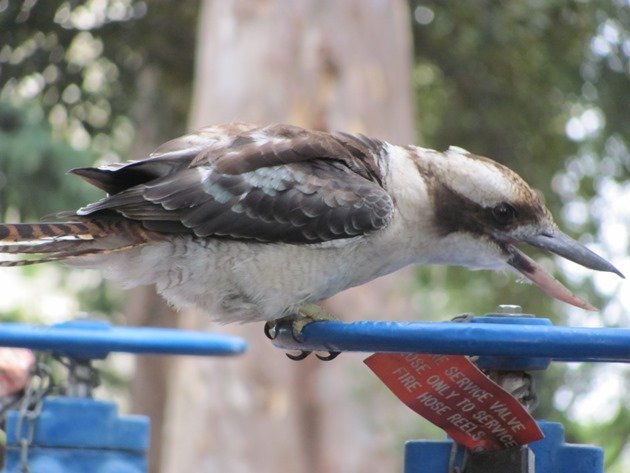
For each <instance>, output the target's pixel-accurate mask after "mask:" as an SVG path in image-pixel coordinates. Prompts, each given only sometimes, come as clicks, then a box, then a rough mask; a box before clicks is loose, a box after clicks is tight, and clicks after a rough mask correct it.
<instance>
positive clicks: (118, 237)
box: [0, 219, 152, 267]
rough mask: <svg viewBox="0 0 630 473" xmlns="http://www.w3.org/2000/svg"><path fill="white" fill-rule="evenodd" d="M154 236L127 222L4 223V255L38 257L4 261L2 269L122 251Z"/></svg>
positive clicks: (0, 230) (0, 240)
mask: <svg viewBox="0 0 630 473" xmlns="http://www.w3.org/2000/svg"><path fill="white" fill-rule="evenodd" d="M151 236H152V232H147V231H146V230H144V229H143V228H142V226H141V225H139V224H138V223H136V222H129V221H125V220H96V219H90V220H88V219H85V220H81V221H76V222H54V223H18V224H0V254H5V255H30V256H35V257H34V258H31V259H18V260H12V259H0V267H14V266H27V265H31V264H37V263H45V262H49V261H62V260H68V259H73V258H77V257H81V256H89V255H97V254H107V253H112V252H119V251H123V250H127V249H130V248H133V247H136V246H139V245H142V244H144V243H147V242H148V241H150V240H151Z"/></svg>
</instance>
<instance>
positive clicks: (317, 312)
mask: <svg viewBox="0 0 630 473" xmlns="http://www.w3.org/2000/svg"><path fill="white" fill-rule="evenodd" d="M321 320H337V319H336V317H335V316H334V315H332V314H331V313H329V312H327V311H326V310H324V309H323V308H322V307H320V306H318V305H316V304H305V305H303V306H301V307H300V308H299V309H298V310H297V312H296V313H295V314H292V315H288V316H286V317H282V318H280V319H276V320H272V321H269V322H266V323H265V327H264V332H265V336H266V337H267V338H269V339H270V340H273V339H274V338H276V336H277V332H278V327H279V326H281V325H282V324H290V325H291V333H292V335H293V338H294V340H295V341H297V342H300V341H302V330H303V329H304V327H306V326H307V325H308V324H310V323H313V322H318V321H321ZM339 353H340V352H338V351H330V352H328V355H320V354H315V356H316V357H317V358H319V359H320V360H322V361H331V360H334V359H335V358H337V356H339ZM310 354H311V351H308V350H300V351H299V352H298V353H297V354H293V353H286V355H287V357H288V358H289V359H291V360H294V361H299V360H303V359H304V358H306V357H307V356H308V355H310Z"/></svg>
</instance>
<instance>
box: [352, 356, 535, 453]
mask: <svg viewBox="0 0 630 473" xmlns="http://www.w3.org/2000/svg"><path fill="white" fill-rule="evenodd" d="M364 362H365V364H366V365H367V366H368V367H369V368H370V369H371V370H372V371H374V373H375V374H376V375H377V376H378V377H379V378H380V379H381V381H383V382H384V383H385V384H386V385H387V387H388V388H389V389H391V390H392V392H393V393H394V394H395V395H396V396H397V397H398V398H399V399H400V400H401V401H402V402H404V403H405V404H406V405H407V406H409V407H410V408H411V409H412V410H414V411H415V412H417V413H418V414H420V415H421V416H422V417H424V418H425V419H427V420H429V421H430V422H432V423H433V424H435V425H437V426H438V427H440V428H442V429H444V430H445V431H446V433H447V434H448V435H449V436H450V437H451V438H452V439H453V440H455V442H457V443H459V444H461V445H464V446H465V447H467V448H469V449H470V450H474V451H489V450H498V449H502V448H508V447H515V446H518V445H524V444H527V443H530V442H533V441H535V440H540V439H541V438H543V433H542V431H541V430H540V428H539V427H538V424H536V421H535V420H534V419H533V417H532V416H531V415H530V414H529V413H528V412H527V411H526V410H525V408H524V407H523V406H522V405H521V404H520V403H519V402H518V401H517V400H516V399H515V398H514V397H513V396H512V395H511V394H509V393H508V392H507V391H505V390H503V389H502V388H501V387H500V386H499V385H497V384H496V383H494V382H493V381H492V380H491V379H489V378H488V377H487V376H486V375H484V374H483V373H482V372H481V371H480V370H479V368H477V367H476V366H475V365H474V364H473V363H472V362H470V360H468V358H466V357H465V356H456V355H424V354H390V353H376V354H374V355H372V356H370V357H368V358H367V359H366V360H365V361H364Z"/></svg>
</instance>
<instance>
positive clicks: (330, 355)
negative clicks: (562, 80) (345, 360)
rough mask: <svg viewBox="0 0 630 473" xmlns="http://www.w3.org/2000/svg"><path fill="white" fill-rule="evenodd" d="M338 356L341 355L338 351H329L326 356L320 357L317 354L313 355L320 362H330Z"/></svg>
mask: <svg viewBox="0 0 630 473" xmlns="http://www.w3.org/2000/svg"><path fill="white" fill-rule="evenodd" d="M339 355H341V352H340V351H329V352H328V355H320V354H319V353H316V354H315V356H316V357H317V358H318V359H320V360H322V361H332V360H334V359H335V358H337V357H338V356H339Z"/></svg>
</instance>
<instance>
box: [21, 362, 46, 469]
mask: <svg viewBox="0 0 630 473" xmlns="http://www.w3.org/2000/svg"><path fill="white" fill-rule="evenodd" d="M47 357H48V355H45V354H41V353H40V354H38V355H37V359H36V362H35V364H34V365H33V368H32V369H31V377H30V380H29V383H28V385H27V387H26V392H25V394H24V397H23V398H22V403H21V404H20V409H19V413H18V419H17V425H16V427H15V437H16V440H17V443H18V444H19V446H20V471H21V473H30V471H31V470H30V468H29V466H28V453H29V452H28V449H29V447H30V446H31V443H32V442H33V437H34V435H35V424H36V421H37V418H38V417H39V415H40V414H41V410H42V403H43V400H44V398H45V397H46V396H47V395H48V394H49V393H50V392H51V390H52V389H53V378H52V372H51V369H50V367H49V366H48V365H47V364H46V359H47Z"/></svg>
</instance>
